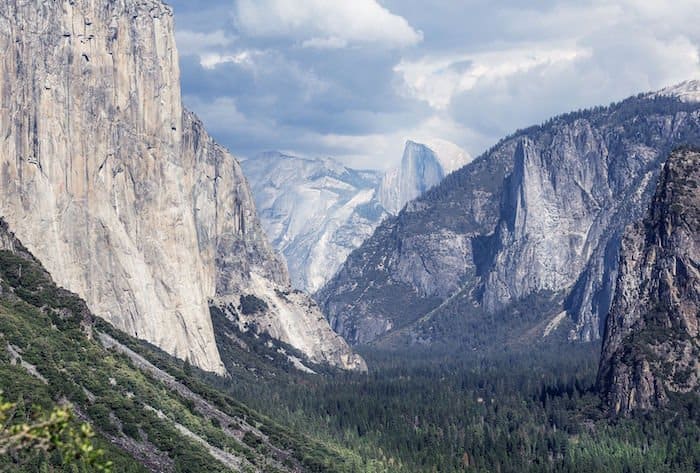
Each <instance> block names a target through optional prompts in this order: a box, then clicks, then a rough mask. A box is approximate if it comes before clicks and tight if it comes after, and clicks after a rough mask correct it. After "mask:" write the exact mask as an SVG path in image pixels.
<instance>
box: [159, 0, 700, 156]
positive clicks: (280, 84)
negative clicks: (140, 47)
mask: <svg viewBox="0 0 700 473" xmlns="http://www.w3.org/2000/svg"><path fill="white" fill-rule="evenodd" d="M171 3H172V4H173V6H174V8H175V19H176V24H177V29H178V37H177V39H178V48H179V49H180V51H181V56H182V58H183V59H182V68H181V69H182V76H183V91H184V92H185V94H186V97H185V103H186V104H187V105H188V106H190V107H191V108H193V109H194V111H195V112H198V113H200V114H201V115H202V117H203V119H204V120H205V123H207V126H208V127H209V128H211V129H212V130H213V132H214V134H215V135H216V136H217V138H218V139H219V140H220V141H222V142H223V143H224V144H225V145H227V146H228V147H229V148H231V149H232V151H234V152H236V153H237V154H240V155H244V156H254V155H256V154H257V153H258V152H259V151H261V150H266V149H281V150H284V151H290V152H294V153H297V154H301V155H307V156H322V155H330V156H335V157H338V158H340V159H342V160H344V161H345V162H347V163H351V164H354V165H357V166H361V167H377V168H386V167H389V166H392V165H393V164H395V162H396V161H398V160H399V159H400V158H401V153H402V148H403V144H404V141H405V140H406V139H410V138H414V139H421V138H430V137H437V138H444V139H447V140H449V141H452V142H455V143H457V144H458V145H460V146H461V147H463V148H464V149H466V150H467V151H469V152H470V153H471V154H473V155H477V154H479V153H481V152H482V151H483V150H485V149H486V148H488V147H489V146H490V145H492V144H494V143H495V142H496V141H497V140H498V139H499V138H501V137H502V136H504V135H505V134H508V133H511V132H513V131H514V130H516V129H517V128H521V127H525V126H529V125H532V124H536V123H540V122H542V121H544V120H546V119H547V118H549V117H551V116H553V115H556V114H558V113H563V112H567V111H571V110H574V109H578V108H584V107H591V106H595V105H601V104H607V103H610V102H611V101H616V100H621V99H624V98H625V97H627V96H630V95H633V94H636V93H638V92H643V91H648V90H654V89H660V88H662V87H664V86H667V85H670V84H673V83H677V82H681V81H683V80H685V79H689V78H696V77H700V53H699V51H700V49H699V48H700V29H699V28H698V27H697V25H698V24H700V8H698V0H674V2H673V3H672V4H669V2H668V1H667V0H645V1H639V0H537V1H536V2H523V1H522V0H502V1H499V2H488V1H485V0H434V1H433V2H430V3H429V6H427V4H426V2H425V1H424V0H348V1H330V0H234V1H232V0H208V1H207V2H192V1H191V0H171Z"/></svg>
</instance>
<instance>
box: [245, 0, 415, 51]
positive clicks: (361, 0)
mask: <svg viewBox="0 0 700 473" xmlns="http://www.w3.org/2000/svg"><path fill="white" fill-rule="evenodd" d="M235 17H236V22H237V24H238V26H239V28H240V29H241V30H242V31H243V32H244V33H246V34H248V35H250V36H254V37H263V38H292V39H295V40H299V41H301V44H302V45H303V46H304V47H310V48H320V49H332V48H344V47H346V46H348V45H349V44H377V45H382V46H387V47H405V46H412V45H415V44H417V43H419V42H420V41H421V40H422V39H423V34H422V33H421V32H419V31H416V30H415V29H413V28H412V27H411V25H409V23H408V22H407V21H406V19H405V18H403V17H401V16H398V15H395V14H393V13H391V12H390V11H389V10H387V9H386V8H384V7H383V6H381V5H380V4H379V3H377V2H376V1H375V0H352V1H339V2H329V1H327V0H238V2H237V3H236V9H235Z"/></svg>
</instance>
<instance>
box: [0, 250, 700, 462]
mask: <svg viewBox="0 0 700 473" xmlns="http://www.w3.org/2000/svg"><path fill="white" fill-rule="evenodd" d="M0 282H2V284H1V286H0V290H1V293H0V333H1V334H2V335H1V336H0V338H1V339H2V342H3V344H5V345H6V347H9V348H8V349H6V350H3V351H1V352H0V380H1V381H2V382H1V383H0V390H2V391H3V396H2V397H3V399H4V400H5V401H8V403H9V404H8V403H5V404H3V406H4V409H5V413H3V414H2V415H3V416H5V422H6V426H9V427H10V431H12V429H17V428H20V429H21V428H23V427H22V426H23V425H25V424H27V425H31V424H32V423H34V424H36V423H41V422H42V420H43V419H45V418H46V415H47V413H50V412H52V409H55V408H56V406H57V405H59V406H65V407H67V408H69V409H70V410H71V412H72V415H73V418H70V417H68V418H63V420H61V419H59V420H61V426H62V427H61V429H60V430H57V431H55V432H56V435H55V436H54V437H55V438H54V440H55V441H56V442H57V444H58V445H59V446H62V448H53V447H52V446H51V445H45V448H44V449H40V450H38V451H34V453H32V452H29V453H27V452H21V451H18V452H15V453H13V455H11V456H5V457H3V458H0V471H26V472H30V471H47V472H50V471H96V470H95V469H96V468H97V466H99V465H111V468H112V471H119V472H122V471H134V472H136V471H146V470H145V469H144V468H143V467H142V466H141V465H140V464H139V463H138V462H134V461H133V460H132V459H130V458H129V456H128V455H127V454H125V452H124V451H123V450H122V448H119V447H117V446H115V444H114V443H113V441H114V440H115V439H117V440H119V442H121V445H122V447H123V446H124V445H132V446H133V445H149V446H150V448H151V449H152V452H151V460H155V461H162V462H163V464H164V465H166V466H167V467H168V468H169V470H168V471H177V472H191V471H227V468H226V467H225V466H223V465H221V464H219V463H218V462H215V461H213V459H212V458H211V457H210V456H209V455H207V453H206V451H205V449H204V448H203V447H202V446H199V445H197V444H193V443H192V442H187V441H185V437H183V435H182V433H181V432H179V431H178V430H177V429H175V428H173V425H177V424H179V425H181V426H186V427H187V429H189V430H190V431H192V432H195V433H197V434H198V435H199V436H201V438H203V439H206V441H207V442H208V443H209V445H213V446H215V447H216V448H218V449H220V451H223V452H231V453H234V454H236V455H239V456H241V457H243V458H245V459H247V460H246V461H247V462H248V463H249V465H250V466H251V468H252V469H249V471H255V469H254V468H256V467H257V468H262V470H261V471H280V469H285V468H287V467H289V468H292V469H294V468H301V469H302V471H309V472H339V473H345V472H357V473H360V472H397V473H402V472H527V471H531V472H598V471H609V472H649V473H651V472H654V473H656V472H697V471H700V400H699V399H698V398H697V396H694V397H693V396H691V397H684V398H678V399H674V400H673V401H674V402H673V403H672V404H671V406H670V407H669V409H667V410H663V411H659V412H657V413H653V414H651V413H650V414H639V415H638V416H636V417H633V418H615V417H614V416H611V415H610V413H609V412H607V411H606V409H605V407H604V406H603V404H602V402H601V400H600V397H599V395H598V393H597V392H596V386H595V379H596V373H597V369H598V359H599V352H600V347H599V345H598V344H577V345H572V344H570V343H568V342H566V341H565V340H563V339H561V338H560V339H556V338H553V339H552V340H551V341H549V342H548V343H541V344H536V345H533V346H529V347H523V346H510V347H503V348H502V349H500V350H499V351H482V350H481V349H478V350H477V349H474V348H471V349H470V350H465V349H464V348H461V349H460V348H458V347H457V346H452V347H447V346H445V347H444V348H443V349H442V350H438V349H436V348H435V347H433V348H431V349H430V350H429V351H428V350H427V349H425V348H421V347H419V346H417V347H414V348H412V349H410V350H409V349H406V350H393V351H381V350H378V349H364V351H363V353H362V354H363V355H364V356H365V358H366V360H367V361H368V363H369V366H370V367H371V368H370V372H369V373H368V374H352V373H344V372H337V371H334V370H332V369H330V368H327V367H323V366H319V365H314V364H311V363H308V362H307V364H308V367H309V368H310V369H311V370H313V371H314V373H306V372H302V371H299V370H298V369H295V368H294V366H295V363H294V361H295V360H296V361H298V360H299V359H302V360H303V355H302V354H301V353H299V352H297V351H296V350H294V349H293V348H292V347H289V346H283V347H280V346H279V345H278V344H277V345H276V344H275V343H273V341H272V340H271V339H269V338H268V337H266V336H265V335H264V334H255V333H251V332H249V333H242V332H240V331H239V330H238V329H237V326H236V324H234V323H232V322H231V321H230V320H228V319H226V318H225V317H224V316H223V315H222V313H221V312H219V311H218V310H216V309H212V317H213V321H214V324H215V328H216V333H217V337H218V339H217V342H218V345H219V349H220V352H221V354H222V357H223V359H224V362H225V363H226V366H227V369H228V371H229V373H230V377H227V378H221V377H217V376H214V375H211V374H207V373H204V372H201V371H199V370H197V369H196V368H194V367H192V366H191V365H190V364H189V363H187V362H182V361H179V360H175V359H174V358H172V357H170V356H168V355H166V354H165V353H163V352H162V351H160V350H158V349H157V348H155V347H153V346H151V345H149V344H147V343H145V342H141V341H137V340H135V339H133V338H130V337H128V336H126V335H124V334H123V333H120V332H119V331H117V330H116V329H114V328H113V327H111V326H109V325H108V324H107V323H106V322H103V321H100V320H98V319H94V318H93V317H92V316H91V315H90V314H89V312H88V310H87V308H86V306H85V305H84V303H83V302H82V301H80V300H79V299H77V298H76V297H75V296H74V295H72V294H69V293H67V292H65V291H62V290H60V289H58V288H56V287H55V285H53V283H52V282H51V281H50V280H48V276H47V273H45V271H44V270H43V269H42V268H41V267H40V266H38V265H37V264H36V263H35V262H33V261H31V260H30V259H29V256H27V255H23V256H21V257H18V256H17V255H14V254H11V253H8V252H0ZM100 333H102V334H106V335H109V336H111V337H114V338H115V339H117V340H118V341H120V342H121V343H122V344H123V345H124V346H128V347H130V348H132V349H134V350H135V351H137V352H139V353H141V354H142V355H144V356H145V357H146V358H147V359H148V360H150V361H151V362H152V363H154V364H155V365H156V366H159V367H161V368H163V369H165V370H166V371H168V372H170V373H171V374H172V375H174V376H175V378H176V379H177V380H179V382H181V383H182V384H183V386H186V389H187V391H183V390H180V391H177V392H173V391H172V388H171V387H169V385H168V384H167V383H164V382H163V381H162V380H160V379H158V378H155V377H154V376H153V375H152V374H149V373H148V372H144V371H143V370H139V369H137V368H136V366H135V365H134V363H133V361H132V360H131V359H129V358H127V357H125V356H124V355H123V354H122V353H120V352H115V351H114V350H107V349H105V348H104V347H102V346H100V345H99V344H98V343H97V342H96V340H95V336H96V334H100ZM33 367H41V368H40V369H41V371H40V373H39V374H37V373H34V371H33V369H35V368H33ZM181 389H182V388H181ZM190 391H191V392H192V393H195V394H196V395H197V396H199V397H201V398H202V399H205V400H206V401H207V402H209V403H210V404H211V405H212V406H215V407H216V408H217V409H219V410H220V411H221V412H223V413H226V415H227V416H231V417H232V418H235V419H236V421H235V422H236V423H237V424H236V425H237V427H236V428H239V429H242V430H240V432H241V433H242V434H243V433H245V435H242V437H241V438H240V439H235V438H233V437H229V436H227V435H226V432H228V431H230V429H231V428H233V427H232V426H225V425H222V423H221V422H220V421H219V420H218V418H217V417H216V416H214V417H212V416H211V415H205V413H204V412H203V411H202V402H201V401H198V400H197V399H198V398H195V397H193V396H192V395H190V394H186V395H185V394H182V393H189V392H190ZM0 404H2V403H0ZM8 412H9V415H7V413H8ZM158 412H160V413H161V414H159V415H156V413H158ZM66 415H67V414H66ZM160 415H162V416H163V417H160ZM86 421H87V422H89V423H90V424H91V425H92V428H93V429H94V432H95V434H96V435H94V438H92V439H91V442H90V444H89V445H90V447H91V448H92V447H94V448H95V449H98V451H97V452H95V453H98V454H99V455H97V456H95V457H94V460H95V461H94V463H90V461H91V459H92V458H93V457H90V456H89V455H88V456H86V455H78V463H77V464H76V463H75V462H74V461H71V459H70V458H66V452H69V453H70V452H74V451H75V448H73V449H71V448H66V442H72V440H71V438H73V437H76V435H75V434H74V433H75V432H82V430H81V429H82V428H83V427H82V425H83V423H84V422H86ZM173 423H175V424H173ZM246 426H248V427H246ZM246 429H247V430H246ZM2 435H3V433H1V432H0V437H2ZM84 437H85V436H84V435H83V436H81V435H78V436H77V443H76V445H75V446H76V447H80V448H82V447H81V446H82V445H83V444H84V440H85V439H84ZM89 437H92V435H90V436H89ZM39 445H41V444H39ZM68 447H70V445H68ZM158 452H161V453H162V454H163V455H165V454H167V456H163V457H160V456H158V455H160V453H158ZM78 453H80V452H78ZM88 453H89V452H88ZM129 453H130V454H133V452H129ZM70 454H71V455H72V454H73V453H70ZM154 455H155V456H154ZM275 458H276V459H275ZM86 459H87V462H86ZM275 465H276V466H275ZM293 471H297V470H293Z"/></svg>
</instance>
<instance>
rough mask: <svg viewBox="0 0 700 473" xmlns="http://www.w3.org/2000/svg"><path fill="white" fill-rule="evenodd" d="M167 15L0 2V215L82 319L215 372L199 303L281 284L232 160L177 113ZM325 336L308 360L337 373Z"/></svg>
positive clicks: (84, 1) (140, 6)
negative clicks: (72, 295) (72, 299)
mask: <svg viewBox="0 0 700 473" xmlns="http://www.w3.org/2000/svg"><path fill="white" fill-rule="evenodd" d="M172 16H173V15H172V11H171V9H170V8H169V7H167V6H165V5H164V4H162V3H161V2H160V1H157V0H116V1H109V2H107V1H95V0H76V1H67V0H66V1H49V2H22V1H19V0H9V1H5V2H2V4H1V5H0V48H1V49H2V51H3V54H2V56H1V57H0V98H1V99H2V104H1V105H2V108H1V109H0V133H1V134H2V137H3V139H2V141H0V184H1V187H0V214H2V215H3V216H4V217H5V218H6V220H7V221H8V223H9V224H10V227H11V228H12V229H13V230H14V231H15V232H16V233H17V236H18V237H19V238H20V239H21V240H22V241H23V242H24V243H25V244H26V245H27V247H28V248H29V249H30V251H32V253H34V254H35V255H36V256H37V257H38V258H39V259H40V260H41V261H42V263H43V264H44V265H45V266H46V268H47V269H48V270H49V272H50V273H51V274H52V276H53V277H54V279H55V280H56V281H57V282H58V283H59V284H61V285H63V286H65V287H66V288H68V289H69V290H71V291H73V292H76V293H77V294H79V295H80V296H81V297H83V298H84V299H85V300H86V301H87V302H88V305H89V306H90V308H91V309H92V311H93V312H94V313H96V314H97V315H99V316H101V317H104V318H105V319H107V320H109V321H110V322H112V323H113V324H114V325H116V326H117V327H119V328H121V329H123V330H125V331H126V332H128V333H130V334H132V335H135V336H137V337H139V338H143V339H146V340H148V341H150V342H152V343H154V344H156V345H158V346H159V347H161V348H163V349H164V350H166V351H167V352H169V353H171V354H173V355H175V356H178V357H180V358H187V359H189V360H190V361H191V362H192V363H193V364H195V365H197V366H199V367H201V368H203V369H206V370H210V371H215V372H218V373H223V372H224V368H223V364H222V363H221V360H220V358H219V354H218V351H217V348H216V345H215V339H214V334H213V328H212V323H211V319H210V316H209V310H208V307H209V303H210V302H211V301H214V302H220V301H222V300H226V301H228V300H229V299H230V298H231V297H235V296H236V295H237V294H239V293H240V292H241V291H242V290H244V289H245V288H246V287H247V286H250V285H251V283H250V281H251V279H252V275H253V274H257V275H259V276H261V277H263V278H267V279H268V280H269V281H270V283H271V284H273V285H280V286H281V287H285V286H286V285H287V284H288V278H287V274H286V271H285V268H284V264H283V263H281V262H280V261H279V260H278V259H277V258H276V256H275V255H274V254H273V252H272V251H271V249H270V247H269V245H268V244H267V242H266V241H265V237H264V234H263V233H262V231H261V229H260V226H259V223H258V221H257V217H256V213H255V207H254V205H253V203H252V199H251V198H250V192H249V190H248V187H247V183H246V181H245V178H244V177H243V174H242V172H241V170H240V166H239V165H238V163H237V161H236V160H235V158H233V157H232V156H231V155H230V154H229V153H227V152H226V151H225V150H223V149H222V148H220V147H219V146H218V145H216V144H215V143H214V142H213V140H212V139H211V138H210V137H209V136H208V135H207V134H206V132H205V131H204V129H203V127H202V125H201V124H200V123H199V122H198V121H197V120H196V119H195V118H194V117H193V116H192V115H190V114H189V113H187V112H185V111H183V108H182V104H181V95H180V86H179V69H178V56H177V50H176V47H175V41H174V34H173V18H172ZM302 313H303V317H310V318H311V319H312V320H315V319H316V316H317V314H316V313H313V312H312V313H306V312H303V311H302ZM276 323H279V324H280V325H282V324H283V322H282V321H276ZM285 323H290V322H289V321H287V322H285ZM273 325H274V324H273ZM319 330H320V331H321V332H323V328H322V327H321V328H319ZM327 332H328V333H325V332H324V333H325V338H324V340H325V341H326V345H328V346H326V347H325V348H328V347H330V348H332V350H330V351H329V350H325V351H324V348H323V347H322V348H319V350H317V351H315V352H313V353H308V354H309V355H310V356H311V357H312V358H314V359H316V360H319V359H324V360H325V359H326V354H327V353H331V352H333V353H331V354H330V355H329V357H328V359H327V361H329V362H331V363H334V364H338V365H341V366H343V364H342V362H341V361H340V360H339V359H338V357H337V356H336V354H335V352H337V351H339V350H340V351H343V350H344V349H346V348H347V347H345V348H344V347H343V343H342V341H339V339H337V338H336V337H335V335H334V334H332V333H330V330H328V331H327ZM307 335H308V334H307ZM314 335H316V334H314ZM308 336H311V335H308ZM285 341H287V342H289V343H290V344H292V345H296V344H297V342H298V341H297V340H291V339H287V340H285ZM303 341H305V340H303ZM347 352H348V353H349V349H347ZM348 356H350V355H348Z"/></svg>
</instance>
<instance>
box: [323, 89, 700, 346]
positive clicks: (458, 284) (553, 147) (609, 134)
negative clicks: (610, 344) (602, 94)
mask: <svg viewBox="0 0 700 473" xmlns="http://www.w3.org/2000/svg"><path fill="white" fill-rule="evenodd" d="M696 84H697V83H696V82H688V83H685V84H683V85H682V86H679V87H676V88H672V89H665V90H664V91H662V92H661V93H657V94H646V95H640V96H637V97H632V98H630V99H627V100H625V101H623V102H620V103H617V104H613V105H611V106H609V107H598V108H595V109H591V110H586V111H579V112H575V113H571V114H568V115H563V116H560V117H556V118H553V119H551V120H549V121H548V122H547V123H545V124H543V125H541V126H535V127H531V128H529V129H526V130H522V131H519V132H517V133H515V134H514V135H512V136H510V137H508V138H506V139H504V140H502V141H501V142H500V143H498V144H497V145H496V146H495V147H493V148H492V149H491V150H489V151H488V152H486V153H485V154H484V155H482V156H481V157H479V158H477V159H476V160H474V161H473V162H472V163H470V164H469V165H467V166H465V167H464V168H462V169H460V170H458V171H456V172H455V173H453V174H451V175H450V176H448V177H447V178H446V179H445V180H444V181H443V182H442V184H440V185H438V186H437V187H435V188H434V189H432V190H430V191H428V192H427V193H426V194H424V195H423V196H422V197H419V198H418V199H416V200H415V201H412V202H410V203H409V204H408V205H407V206H406V207H405V208H404V210H403V211H402V212H400V213H399V215H398V216H396V217H395V218H389V219H387V220H385V221H384V223H383V224H382V225H380V226H379V228H378V229H377V231H376V232H375V233H374V235H373V237H372V238H370V239H369V240H367V241H366V242H365V243H364V244H363V245H362V246H361V247H360V248H358V249H357V250H356V251H355V252H353V253H352V254H351V255H350V257H349V258H348V259H347V261H346V263H345V264H344V265H343V267H342V268H341V269H340V270H339V272H338V273H337V275H336V276H335V277H334V278H333V279H332V280H331V281H329V283H328V284H327V285H326V286H325V287H324V288H323V289H322V290H321V291H319V293H318V294H317V300H318V301H319V303H320V304H321V306H322V308H323V309H324V312H325V314H326V316H327V317H328V319H329V321H330V322H331V325H332V326H333V327H334V329H336V330H337V331H338V332H339V333H341V334H342V335H343V336H344V337H345V338H346V339H347V340H349V341H350V342H351V343H356V344H358V343H372V342H378V343H379V341H378V339H382V340H384V341H387V342H389V341H390V342H392V343H395V342H397V339H396V337H403V338H402V340H403V341H402V342H401V343H405V342H406V341H408V342H409V343H410V342H420V343H432V342H441V341H445V340H448V339H449V340H453V341H458V342H459V343H460V344H462V345H464V344H467V345H473V346H474V347H475V348H478V347H479V346H483V345H490V346H498V345H499V343H501V342H503V341H506V340H514V339H518V340H522V339H524V338H527V339H529V340H533V339H542V338H543V337H546V336H550V335H552V334H554V333H559V334H560V335H559V336H564V337H568V338H569V339H572V340H595V339H599V338H600V337H601V335H602V331H603V327H604V323H605V317H606V315H607V313H608V310H609V308H610V304H611V301H612V294H613V293H614V289H615V282H616V275H617V267H618V251H619V246H620V239H621V236H622V233H623V232H624V228H625V226H626V225H627V224H629V223H632V222H634V221H637V220H638V219H640V218H641V217H642V216H643V214H644V212H645V209H646V208H647V207H648V204H649V202H650V200H651V197H652V195H653V190H654V186H655V183H656V180H657V177H658V174H659V170H660V168H661V165H662V163H663V162H664V160H665V157H666V156H667V155H668V152H669V151H670V150H671V149H672V148H674V147H675V146H678V145H679V144H685V143H699V142H700V103H699V102H698V101H697V100H693V97H695V95H693V94H691V93H686V92H687V91H689V90H695V89H694V87H695V85H696ZM494 344H495V345H494Z"/></svg>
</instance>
